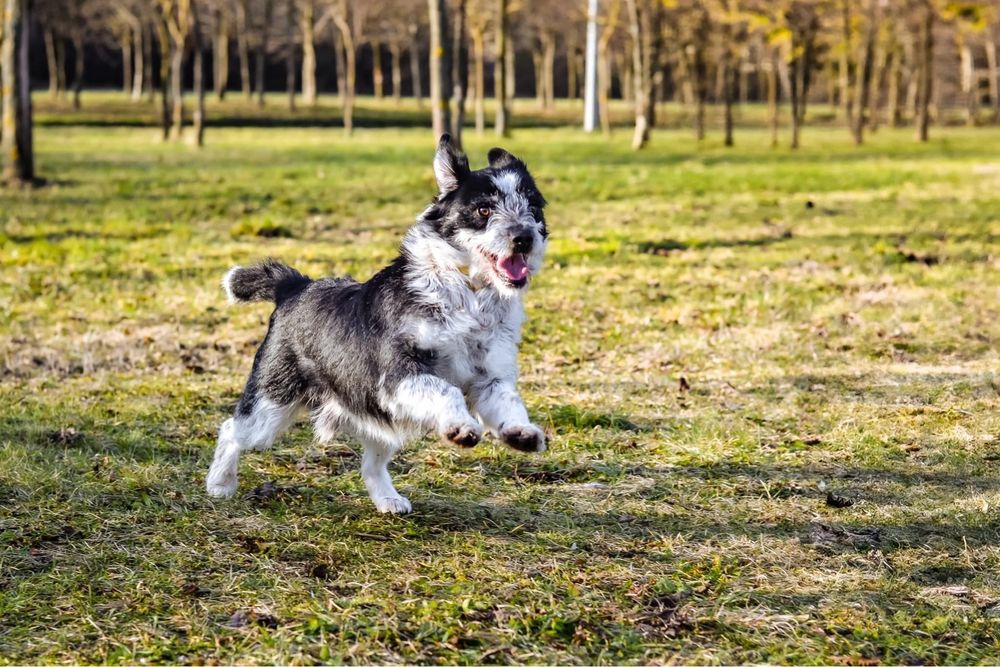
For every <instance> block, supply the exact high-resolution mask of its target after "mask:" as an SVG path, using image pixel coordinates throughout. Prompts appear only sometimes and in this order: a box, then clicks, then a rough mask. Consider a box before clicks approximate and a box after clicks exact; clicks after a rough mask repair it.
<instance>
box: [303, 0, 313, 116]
mask: <svg viewBox="0 0 1000 667" xmlns="http://www.w3.org/2000/svg"><path fill="white" fill-rule="evenodd" d="M300 8H301V13H300V14H299V27H300V32H301V33H302V99H303V101H305V103H306V104H307V105H309V106H315V105H316V96H317V89H316V23H315V21H316V4H315V2H314V0H305V1H304V2H303V3H302V4H301V6H300Z"/></svg>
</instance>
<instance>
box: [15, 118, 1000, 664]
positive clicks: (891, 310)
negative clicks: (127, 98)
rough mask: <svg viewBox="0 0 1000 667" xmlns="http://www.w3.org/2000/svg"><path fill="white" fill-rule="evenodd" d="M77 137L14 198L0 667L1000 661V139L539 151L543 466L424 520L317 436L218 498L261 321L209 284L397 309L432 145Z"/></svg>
mask: <svg viewBox="0 0 1000 667" xmlns="http://www.w3.org/2000/svg"><path fill="white" fill-rule="evenodd" d="M519 104H521V103H520V102H519ZM43 111H44V109H43ZM41 117H42V120H43V122H45V121H46V118H45V116H44V113H43V114H42V116H41ZM97 120H99V119H97ZM49 121H50V122H46V124H44V125H43V126H41V127H40V128H39V129H38V132H37V136H36V139H37V144H38V166H39V170H40V172H41V173H42V174H43V175H44V176H46V177H48V178H49V181H48V183H47V185H46V186H45V187H42V188H38V189H34V190H23V191H9V190H8V191H3V192H0V221H2V228H0V308H2V311H3V312H5V313H6V314H7V316H6V317H4V318H2V319H0V352H2V356H0V364H2V365H0V374H2V375H0V376H2V383H0V470H2V471H3V472H2V474H0V619H2V622H0V662H2V663H27V662H43V663H97V662H110V663H137V662H150V663H162V662H178V663H206V662H208V663H211V662H225V663H228V662H234V661H236V662H240V663H272V662H276V661H277V662H294V663H315V662H365V663H371V662H377V663H385V662H403V661H405V662H449V663H450V662H460V663H509V662H521V663H566V664H575V663H650V662H653V663H656V662H685V663H733V662H745V661H746V662H771V663H857V664H874V663H875V662H878V661H881V662H890V663H911V664H926V663H955V662H997V661H998V660H1000V576H998V574H997V572H998V571H1000V544H998V542H1000V519H998V511H1000V475H998V473H997V461H998V460H1000V442H998V441H997V436H998V435H1000V413H998V411H997V408H998V404H1000V380H998V379H997V377H996V375H995V373H996V372H997V370H998V355H997V351H996V348H997V344H998V342H1000V317H998V315H1000V271H998V269H1000V256H998V254H997V247H998V246H997V242H998V240H1000V214H998V212H1000V160H998V157H997V156H998V155H1000V152H998V148H1000V130H997V129H973V130H966V129H935V130H934V132H933V135H934V138H933V140H932V141H931V142H930V143H929V144H926V145H917V144H914V143H912V135H911V131H910V130H887V129H882V130H880V131H879V132H878V133H877V134H875V135H874V136H872V138H871V140H870V142H869V143H868V144H867V145H866V146H864V147H862V148H855V147H854V146H853V145H851V144H850V142H849V139H848V135H847V132H846V130H843V129H834V128H808V129H807V130H806V132H805V134H804V136H803V140H804V148H803V149H802V150H801V151H799V152H796V153H791V152H789V151H788V150H787V148H781V149H778V150H772V149H770V148H768V146H767V143H768V142H767V134H766V132H765V131H764V130H763V129H749V130H741V131H739V132H738V133H737V137H736V139H737V147H736V148H733V149H726V148H724V147H722V146H721V141H720V140H719V139H718V136H717V133H716V134H715V135H713V136H712V137H711V138H710V139H709V140H708V141H706V142H705V144H704V145H702V146H699V145H697V144H696V142H695V141H694V140H693V139H692V138H691V136H690V134H691V133H690V132H689V131H688V130H682V129H677V130H664V131H659V132H657V133H655V134H654V136H653V141H652V143H651V145H650V146H649V148H648V150H646V151H644V152H642V153H639V154H635V153H632V152H631V151H630V150H629V149H628V141H629V136H628V132H627V131H625V130H620V131H617V132H616V134H615V136H614V137H613V138H612V139H610V140H608V139H605V138H603V137H600V136H587V135H584V134H583V133H582V132H580V131H578V130H576V129H573V128H535V129H530V128H518V129H516V131H515V133H514V136H513V138H511V139H510V140H507V141H504V142H503V144H504V145H505V146H507V147H509V148H510V149H511V150H513V151H514V152H515V153H517V154H519V155H520V156H521V157H523V158H524V159H525V160H526V161H527V162H528V163H529V165H530V166H531V168H532V169H533V170H534V172H535V174H536V176H537V179H538V181H539V184H540V186H541V188H542V189H543V192H544V193H545V194H546V196H547V197H548V199H549V201H550V202H551V206H550V209H549V214H548V219H549V227H550V230H551V232H552V241H551V245H550V250H549V254H548V257H547V261H546V265H545V269H544V271H543V273H542V274H541V275H540V276H539V277H538V279H537V281H536V282H535V283H534V284H533V285H532V287H531V289H530V292H529V294H528V296H527V302H528V307H527V312H528V320H527V323H526V326H525V331H524V343H523V346H522V352H521V370H522V383H521V384H522V387H523V393H524V395H525V398H526V401H527V403H528V405H529V409H530V412H531V414H532V415H533V416H534V418H535V419H536V420H537V421H538V422H539V423H540V424H541V425H543V426H544V427H545V428H546V429H547V430H548V431H549V434H550V437H551V446H550V449H549V451H548V452H546V453H544V454H543V455H540V456H529V455H522V454H518V453H516V452H513V451H510V450H507V449H504V448H502V447H500V446H498V445H496V444H495V443H493V442H489V441H487V442H484V443H482V444H480V445H479V446H478V447H476V448H475V449H473V450H471V451H464V450H459V449H458V448H456V447H454V446H451V445H448V444H445V443H441V442H438V441H436V440H433V439H427V440H425V441H422V442H420V443H418V444H415V445H414V446H412V447H410V448H409V449H407V450H406V451H405V452H404V453H403V454H402V455H401V456H400V457H399V459H398V460H397V462H396V463H395V465H394V474H395V480H396V482H397V486H398V487H399V488H400V490H401V491H402V492H403V493H404V494H406V495H408V496H409V498H410V499H411V500H412V501H413V505H414V510H415V511H414V513H413V514H412V515H409V516H402V517H396V516H383V515H379V514H377V513H376V512H375V511H374V509H373V507H372V505H371V503H370V501H369V500H368V498H367V496H366V494H365V491H364V488H363V486H362V484H361V480H360V477H359V475H358V470H357V469H358V462H359V460H358V457H357V456H356V454H355V448H354V445H353V444H352V443H350V442H347V441H344V442H336V443H333V444H331V445H327V446H320V445H317V444H315V443H314V442H313V440H312V436H311V432H310V429H309V428H308V425H307V424H302V425H300V426H298V427H296V428H294V429H293V430H292V432H291V433H290V434H289V435H288V437H286V438H285V439H284V440H283V441H282V442H281V443H280V444H279V445H278V446H276V447H275V449H274V450H273V451H271V452H267V453H254V454H250V455H247V456H245V457H244V458H243V462H242V477H241V492H240V495H239V496H237V498H236V499H233V500H229V501H218V500H212V499H210V498H208V497H206V495H205V493H204V491H203V482H204V474H205V471H206V469H207V466H208V463H209V461H210V458H211V453H212V448H213V444H214V437H215V431H216V429H217V427H218V425H219V423H220V422H221V421H222V420H223V419H224V418H225V417H226V415H227V413H228V412H229V411H230V410H231V409H232V407H233V405H234V403H235V401H236V399H237V396H238V392H239V390H240V389H241V387H242V382H243V380H244V379H245V377H246V374H247V373H248V371H249V367H250V362H251V357H252V354H253V350H254V346H255V345H256V344H257V343H258V342H259V341H260V340H261V337H262V336H263V334H264V331H265V326H266V322H267V317H268V314H269V311H268V308H267V306H265V305H261V304H257V305H244V306H229V305H227V304H226V302H225V298H224V295H223V293H222V291H221V289H220V287H219V280H220V278H221V276H222V274H223V273H224V272H225V270H226V269H227V268H228V267H229V266H230V265H232V264H234V263H246V262H249V261H252V260H254V259H256V258H260V257H264V256H269V255H270V256H275V257H278V258H280V259H283V260H285V261H287V262H289V263H291V264H293V265H294V266H296V267H298V268H300V269H302V270H303V271H305V272H307V273H309V274H311V275H314V276H320V275H325V274H345V273H346V274H351V275H353V276H355V277H357V278H365V277H367V276H369V275H371V273H372V272H373V271H375V270H376V269H377V268H379V267H380V266H381V265H383V264H384V263H385V262H386V261H387V260H389V259H390V258H391V257H392V256H393V253H394V251H395V248H396V245H397V243H398V240H399V238H400V235H401V234H402V233H403V231H404V230H405V229H406V227H407V226H408V224H409V223H410V222H411V220H412V219H413V217H414V216H415V215H416V213H418V212H419V211H420V210H421V208H422V207H423V206H424V204H425V203H426V202H427V201H428V199H429V198H430V197H431V196H432V194H433V192H434V186H433V175H432V170H431V164H430V158H431V154H432V150H433V138H432V137H431V135H430V132H429V131H428V130H427V129H424V128H410V129H385V128H361V129H360V130H359V131H358V132H357V133H356V136H355V137H353V138H351V139H347V138H345V137H344V136H343V134H342V133H341V132H340V130H338V129H336V128H335V127H319V128H316V127H294V126H291V125H292V123H275V124H274V126H271V127H255V128H244V129H240V128H235V127H210V128H209V133H208V145H207V146H206V147H205V148H204V149H202V150H201V151H198V150H196V149H193V148H192V147H190V146H185V145H180V146H178V145H164V144H162V143H159V142H158V141H157V140H156V131H155V130H154V129H152V128H150V127H144V126H142V125H141V123H140V124H137V125H136V126H134V127H124V128H123V127H110V126H106V124H103V123H100V122H97V121H96V120H94V119H91V121H93V122H91V121H88V122H86V123H85V124H82V125H81V124H77V125H73V124H69V123H57V122H55V120H54V117H53V118H50V119H49ZM494 143H496V139H495V138H494V137H493V136H492V135H489V134H488V135H486V136H484V137H477V136H475V135H470V136H468V137H467V140H466V144H467V148H468V149H469V151H470V155H471V160H472V163H473V166H477V165H482V164H483V163H484V161H485V151H486V150H487V149H488V148H489V147H490V146H492V145H494Z"/></svg>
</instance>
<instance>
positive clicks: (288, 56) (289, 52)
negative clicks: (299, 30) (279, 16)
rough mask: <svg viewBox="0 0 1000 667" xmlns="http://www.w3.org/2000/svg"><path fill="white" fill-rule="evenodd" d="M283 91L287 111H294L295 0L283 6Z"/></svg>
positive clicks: (290, 0)
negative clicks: (284, 92) (285, 94)
mask: <svg viewBox="0 0 1000 667" xmlns="http://www.w3.org/2000/svg"><path fill="white" fill-rule="evenodd" d="M285 91H286V92H287V93H288V110H289V111H292V112H294V111H295V0H287V2H286V4H285Z"/></svg>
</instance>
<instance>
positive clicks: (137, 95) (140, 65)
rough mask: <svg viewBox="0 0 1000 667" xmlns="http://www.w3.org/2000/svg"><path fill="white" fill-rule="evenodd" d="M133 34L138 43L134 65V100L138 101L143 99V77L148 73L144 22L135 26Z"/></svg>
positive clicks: (134, 52)
mask: <svg viewBox="0 0 1000 667" xmlns="http://www.w3.org/2000/svg"><path fill="white" fill-rule="evenodd" d="M132 34H133V37H134V39H135V44H136V46H135V49H134V51H133V57H134V60H135V62H134V64H133V67H132V101H133V102H138V101H139V100H141V99H142V87H143V85H144V81H143V79H144V77H145V75H146V45H145V43H144V42H145V35H143V30H142V24H139V25H136V26H133V28H132Z"/></svg>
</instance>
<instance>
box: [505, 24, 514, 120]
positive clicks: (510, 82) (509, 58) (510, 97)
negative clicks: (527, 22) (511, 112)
mask: <svg viewBox="0 0 1000 667" xmlns="http://www.w3.org/2000/svg"><path fill="white" fill-rule="evenodd" d="M503 67H504V72H505V76H506V77H507V103H508V104H509V105H510V106H513V105H514V99H515V98H516V97H517V46H516V45H515V44H514V35H513V34H512V33H511V32H510V26H509V25H508V26H507V51H506V53H505V55H504V59H503Z"/></svg>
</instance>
